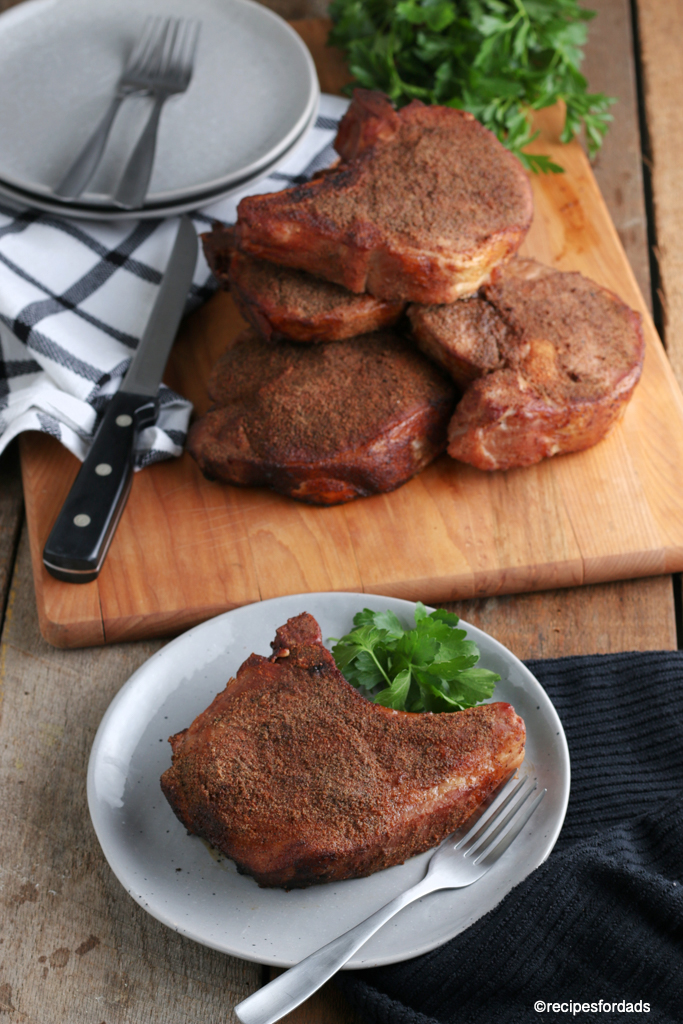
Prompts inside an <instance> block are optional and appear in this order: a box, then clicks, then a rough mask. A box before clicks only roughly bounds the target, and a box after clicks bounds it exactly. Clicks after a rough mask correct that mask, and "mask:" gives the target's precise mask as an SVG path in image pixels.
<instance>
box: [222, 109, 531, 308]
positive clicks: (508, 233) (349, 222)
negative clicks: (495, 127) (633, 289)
mask: <svg viewBox="0 0 683 1024" xmlns="http://www.w3.org/2000/svg"><path fill="white" fill-rule="evenodd" d="M335 148H336V150H337V152H338V153H339V155H340V157H341V161H340V162H339V163H338V164H337V165H335V166H334V167H332V168H331V169H330V170H328V171H325V172H323V173H322V174H321V175H319V176H318V177H316V178H314V179H313V180H312V181H310V182H308V183H306V184H303V185H297V186H295V187H294V188H291V189H286V190H284V191H282V192H275V193H272V194H270V195H263V196H249V197H247V198H245V199H243V200H242V202H241V203H240V205H239V207H238V211H237V213H238V221H237V225H236V240H237V245H238V247H239V248H240V249H242V250H243V251H244V252H248V253H251V255H253V256H258V257H260V258H262V259H267V260H271V261H272V262H274V263H280V264H283V265H285V266H291V267H297V268H299V269H301V270H307V271H308V272H309V273H311V274H314V275H316V276H318V277H325V278H328V279H329V280H330V281H334V282H336V283H337V284H341V285H344V287H345V288H348V289H349V290H350V291H352V292H365V291H367V292H370V294H371V295H375V296H377V297H379V298H382V299H390V300H396V299H399V300H408V301H412V302H422V303H431V302H452V301H453V300H454V299H456V298H458V297H460V296H461V295H468V294H472V293H473V292H475V291H476V290H477V288H478V287H479V286H480V285H481V283H482V282H483V281H485V280H487V279H488V276H489V274H490V272H491V270H492V268H493V267H494V266H496V265H497V264H498V263H500V262H501V261H502V260H505V259H507V258H508V257H510V256H511V255H512V254H513V253H515V252H516V251H517V249H518V248H519V246H520V245H521V243H522V241H523V240H524V236H525V235H526V233H527V231H528V229H529V226H530V224H531V219H532V215H533V203H532V197H531V186H530V184H529V180H528V178H527V175H526V173H525V172H524V170H523V169H522V166H521V164H520V163H519V161H518V160H517V158H516V157H514V156H513V155H512V154H511V153H510V152H509V151H508V150H506V149H505V147H504V146H503V145H501V143H500V142H499V141H498V139H497V138H496V137H495V135H493V133H492V132H490V131H488V130H487V129H486V128H484V127H483V126H482V125H481V124H480V123H479V122H478V121H476V120H475V119H474V117H472V115H471V114H468V113H466V112H464V111H462V110H455V109H452V108H449V107H438V106H424V105H423V104H422V103H420V102H419V101H418V100H415V101H413V102H412V103H411V104H410V105H409V106H407V107H404V108H403V110H401V111H396V110H394V108H393V107H392V105H391V103H390V101H389V100H388V99H387V97H386V96H384V95H383V94H382V93H378V92H369V91H367V90H363V89H359V90H356V92H355V93H354V98H353V102H352V103H351V106H350V107H349V109H348V111H347V113H346V114H345V116H344V118H343V119H342V121H341V124H340V126H339V132H338V135H337V138H336V141H335Z"/></svg>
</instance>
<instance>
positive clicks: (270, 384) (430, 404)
mask: <svg viewBox="0 0 683 1024" xmlns="http://www.w3.org/2000/svg"><path fill="white" fill-rule="evenodd" d="M209 394H210V396H211V399H212V401H213V402H214V403H215V404H214V407H213V409H211V410H209V412H208V413H207V414H206V416H204V417H203V419H201V420H199V421H198V422H197V423H195V424H194V425H193V427H192V429H191V431H190V436H189V441H188V448H189V451H190V453H191V455H192V456H193V457H194V458H195V459H196V461H197V462H198V464H199V466H200V468H201V470H202V472H203V473H204V474H205V475H206V476H208V477H209V478H210V479H216V480H221V481H223V482H225V483H232V484H237V485H241V486H246V487H256V486H260V487H270V488H272V489H273V490H275V491H279V492H280V493H281V494H287V495H289V496H291V497H292V498H298V499H300V500H301V501H307V502H312V503H314V504H320V505H336V504H340V503H342V502H345V501H350V500H351V499H353V498H357V497H362V496H364V495H368V494H377V493H381V492H384V491H392V490H394V489H395V488H396V487H398V486H400V485H401V484H403V483H405V482H406V481H407V480H409V479H410V478H411V477H412V476H414V475H415V474H416V473H419V472H420V470H422V469H424V467H425V466H427V465H428V464H429V463H430V462H431V461H432V460H433V459H434V458H436V456H437V455H439V454H440V453H441V452H443V451H444V450H445V448H446V431H447V428H448V421H449V419H450V417H451V414H452V412H453V407H454V405H455V387H454V385H453V383H452V382H451V381H450V380H448V378H447V377H446V376H445V375H444V374H443V373H442V372H441V371H440V370H439V368H438V367H436V366H435V365H434V364H433V363H431V362H430V361H429V360H428V359H426V358H425V357H424V356H423V355H422V353H421V352H418V351H417V350H416V349H415V348H414V346H413V345H412V344H411V343H410V342H409V341H406V340H405V339H403V338H400V337H398V336H397V335H394V334H391V333H389V332H381V333H376V334H364V335H362V336H361V337H359V338H348V339H347V340H345V341H336V342H330V343H328V344H324V345H313V346H302V345H295V344H292V343H289V342H280V343H279V344H277V345H272V344H269V343H268V342H266V341H265V340H264V339H263V338H261V337H260V336H259V335H257V334H255V333H254V332H253V331H245V332H243V334H242V335H241V336H240V337H239V339H238V341H237V343H236V344H235V345H234V346H233V348H231V349H230V350H229V351H228V352H226V353H225V355H224V356H223V357H222V358H221V360H220V361H219V362H218V363H217V365H216V366H215V367H214V370H213V372H212V374H211V377H210V379H209Z"/></svg>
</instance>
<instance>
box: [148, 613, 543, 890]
mask: <svg viewBox="0 0 683 1024" xmlns="http://www.w3.org/2000/svg"><path fill="white" fill-rule="evenodd" d="M271 646H272V647H273V650H274V654H273V656H272V657H271V658H264V657H260V656H259V655H257V654H252V655H250V657H248V658H247V660H246V661H245V662H244V664H243V665H242V667H241V668H240V669H239V671H238V672H237V676H236V677H235V678H234V679H231V680H230V682H229V683H228V685H227V686H226V688H225V690H224V691H223V692H222V693H220V694H218V696H217V697H216V698H215V700H214V701H213V703H212V704H211V705H210V706H209V707H208V708H207V709H206V710H205V711H204V712H203V713H202V714H201V715H199V717H198V718H196V719H195V721H194V722H193V723H192V725H190V727H189V728H188V729H184V730H183V731H182V732H179V733H178V734H177V735H175V736H172V737H171V739H170V743H171V746H172V748H173V764H172V767H171V768H169V769H168V770H167V771H165V772H164V774H163V775H162V777H161V787H162V789H163V791H164V793H165V795H166V797H167V799H168V801H169V803H170V804H171V807H172V808H173V810H174V811H175V813H176V815H177V816H178V818H179V819H180V821H181V822H182V823H183V825H184V826H185V827H186V828H187V829H188V830H189V831H190V832H193V833H194V834H196V835H198V836H201V837H202V838H203V839H206V840H207V841H208V842H209V843H211V845H212V846H214V847H215V848H216V849H218V850H221V851H222V852H223V853H225V854H227V856H228V857H230V858H232V860H234V861H235V863H236V864H237V867H238V869H239V870H240V871H242V872H245V873H246V874H249V875H253V877H254V878H255V879H256V881H257V882H258V883H259V885H262V886H283V887H285V888H288V889H291V888H298V887H303V886H307V885H312V884H314V883H316V882H328V881H337V880H339V879H342V878H358V877H362V876H364V875H369V874H372V872H374V871H379V870H381V869H382V868H386V867H390V866H391V865H392V864H400V863H402V862H403V861H404V860H405V859H406V858H407V857H412V856H413V854H416V853H421V852H423V851H424V850H428V849H430V848H431V847H433V846H436V844H437V843H439V842H440V841H441V840H442V839H443V838H444V837H445V836H447V835H449V833H451V832H452V831H454V829H456V828H457V827H458V826H460V825H461V824H462V823H463V822H464V821H465V819H466V818H467V817H468V816H469V815H470V814H471V813H472V811H473V810H474V809H475V808H476V807H478V806H479V804H480V803H481V802H482V801H483V800H484V799H486V798H487V797H488V796H489V795H490V794H491V793H492V792H493V790H494V789H495V788H496V787H497V786H498V785H499V784H500V782H501V781H502V780H503V779H505V778H506V777H507V776H508V775H509V774H510V772H512V771H513V770H514V769H515V768H517V767H518V766H519V765H520V764H521V762H522V760H523V758H524V740H525V731H524V723H523V721H522V720H521V718H519V717H518V716H517V715H516V714H515V712H514V710H513V708H512V707H511V706H510V705H509V704H502V703H500V704H488V705H483V706H480V707H476V708H471V709H470V710H468V711H460V712H456V713H454V714H440V715H432V714H411V713H409V712H405V711H392V710H390V709H388V708H384V707H381V706H380V705H378V704H372V703H371V702H370V701H368V700H366V699H365V697H361V696H360V694H359V693H358V692H357V691H356V690H354V688H353V687H352V686H351V685H350V684H349V683H347V681H346V680H345V679H344V677H343V676H342V675H341V673H340V672H339V671H338V669H337V667H336V665H335V663H334V659H333V658H332V655H331V654H330V653H329V651H327V650H326V649H325V647H323V645H322V642H321V636H320V629H319V627H318V624H317V622H316V621H315V619H313V618H312V617H311V616H310V615H308V614H306V613H304V614H302V615H299V616H297V617H296V618H294V619H290V620H289V622H288V623H287V625H286V626H282V627H281V628H280V629H278V630H277V634H276V639H275V641H274V643H273V644H271Z"/></svg>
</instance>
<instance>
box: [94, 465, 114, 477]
mask: <svg viewBox="0 0 683 1024" xmlns="http://www.w3.org/2000/svg"><path fill="white" fill-rule="evenodd" d="M95 472H96V473H97V475H98V476H109V474H110V473H111V466H110V465H109V463H108V462H100V463H99V464H98V465H97V466H95Z"/></svg>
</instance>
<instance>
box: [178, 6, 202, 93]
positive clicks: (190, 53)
mask: <svg viewBox="0 0 683 1024" xmlns="http://www.w3.org/2000/svg"><path fill="white" fill-rule="evenodd" d="M186 24H187V31H186V33H185V40H184V48H183V56H182V75H183V80H185V79H187V81H188V83H189V81H190V78H191V77H192V69H193V67H194V58H195V53H196V51H197V43H198V41H199V22H198V21H196V20H192V21H189V22H187V23H186Z"/></svg>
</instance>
